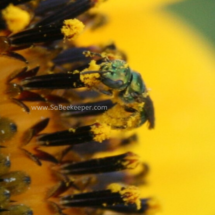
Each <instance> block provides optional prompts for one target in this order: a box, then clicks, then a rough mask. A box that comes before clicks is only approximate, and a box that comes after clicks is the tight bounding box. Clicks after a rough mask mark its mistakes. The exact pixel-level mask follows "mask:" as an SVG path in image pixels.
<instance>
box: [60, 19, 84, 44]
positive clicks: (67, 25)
mask: <svg viewBox="0 0 215 215" xmlns="http://www.w3.org/2000/svg"><path fill="white" fill-rule="evenodd" d="M83 29H84V24H83V23H82V22H81V21H79V20H78V19H67V20H64V22H63V27H62V28H61V32H62V33H63V35H64V39H67V40H68V41H72V40H74V39H76V38H77V37H78V36H79V35H80V33H81V32H82V31H83Z"/></svg>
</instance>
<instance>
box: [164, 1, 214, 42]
mask: <svg viewBox="0 0 215 215" xmlns="http://www.w3.org/2000/svg"><path fill="white" fill-rule="evenodd" d="M167 10H169V11H171V12H174V13H176V14H178V15H180V17H181V18H183V19H184V20H186V21H187V22H188V23H190V24H192V25H193V26H194V27H195V28H197V30H199V31H200V32H201V34H203V35H204V36H205V37H206V38H207V39H209V40H210V41H211V42H212V43H213V44H214V45H215V0H187V1H183V2H179V3H175V4H172V5H169V6H167Z"/></svg>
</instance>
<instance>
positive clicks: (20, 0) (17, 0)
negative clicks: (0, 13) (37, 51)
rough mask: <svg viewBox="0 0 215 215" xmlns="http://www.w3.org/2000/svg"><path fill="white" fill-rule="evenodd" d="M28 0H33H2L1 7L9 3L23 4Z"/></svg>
mask: <svg viewBox="0 0 215 215" xmlns="http://www.w3.org/2000/svg"><path fill="white" fill-rule="evenodd" d="M28 1H31V0H1V2H0V9H3V8H5V7H7V5H9V4H14V5H18V4H23V3H25V2H28Z"/></svg>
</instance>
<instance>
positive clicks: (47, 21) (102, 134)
mask: <svg viewBox="0 0 215 215" xmlns="http://www.w3.org/2000/svg"><path fill="white" fill-rule="evenodd" d="M101 3H103V1H97V0H78V1H69V0H66V1H61V2H59V1H54V0H47V1H2V2H1V4H0V7H1V9H2V13H1V14H2V17H1V26H2V30H1V37H0V40H1V41H0V43H1V50H0V51H1V55H2V58H1V66H2V68H3V71H2V76H1V83H2V84H1V85H2V91H1V93H2V100H1V113H2V114H1V118H0V128H1V134H0V138H1V139H0V141H1V154H0V159H1V162H0V164H1V172H0V186H1V190H0V201H1V202H0V213H1V214H2V215H7V214H8V215H9V214H11V215H12V214H14V215H15V214H17V215H21V214H22V215H24V214H26V215H27V214H73V213H81V214H87V213H105V211H113V212H121V213H125V212H128V213H144V214H147V213H149V212H151V211H154V210H156V209H157V205H156V203H155V202H154V201H153V199H152V198H151V197H141V195H140V192H139V190H138V188H137V187H136V186H135V185H138V184H143V183H144V176H145V175H146V173H147V171H148V165H147V164H146V163H144V162H142V161H141V160H140V158H139V156H138V155H137V154H135V153H133V152H130V151H127V152H120V150H119V151H118V152H117V151H116V152H114V153H112V154H110V155H99V152H106V151H107V152H109V151H112V150H116V149H120V148H122V147H123V146H125V145H132V144H133V143H135V142H137V136H136V134H135V133H134V131H135V129H136V128H137V127H139V126H141V125H142V124H144V123H146V122H147V123H148V126H149V128H153V127H154V108H153V102H152V100H151V98H150V97H149V94H148V90H147V88H146V86H145V83H144V81H143V79H142V77H141V75H140V73H138V72H135V71H134V70H132V69H131V68H130V66H129V65H128V63H127V62H126V55H125V53H124V52H122V51H121V50H119V49H118V48H117V46H116V44H115V43H113V42H109V43H106V44H99V43H97V44H93V45H92V44H91V45H87V46H80V45H78V42H76V39H77V38H78V37H79V36H80V34H81V33H82V31H83V29H84V28H90V29H97V28H99V27H100V26H101V25H104V24H105V15H103V14H99V13H98V12H96V11H92V10H90V9H92V8H94V7H98V6H99V5H100V4H101ZM89 10H90V11H89ZM4 57H5V58H4ZM7 57H8V58H10V59H7ZM5 59H6V60H5ZM10 62H11V63H10ZM137 166H138V167H139V168H137V170H136V172H132V171H129V170H131V169H135V168H136V167H137Z"/></svg>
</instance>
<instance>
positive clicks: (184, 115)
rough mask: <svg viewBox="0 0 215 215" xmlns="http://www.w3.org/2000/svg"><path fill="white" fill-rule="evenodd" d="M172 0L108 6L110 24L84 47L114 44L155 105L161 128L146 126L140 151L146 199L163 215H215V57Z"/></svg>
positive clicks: (118, 1) (116, 1) (119, 0)
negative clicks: (173, 10)
mask: <svg viewBox="0 0 215 215" xmlns="http://www.w3.org/2000/svg"><path fill="white" fill-rule="evenodd" d="M170 2H171V3H172V2H176V1H173V0H172V1H168V0H150V1H149V0H148V1H146V0H135V1H129V0H112V1H111V0H110V1H108V2H107V3H105V4H103V5H101V7H100V8H99V11H101V12H104V13H106V14H107V15H108V16H109V19H110V22H109V24H108V25H107V26H105V27H103V28H101V29H98V30H97V31H96V32H94V33H93V34H92V32H88V31H86V32H85V33H84V34H82V36H81V37H80V38H79V40H78V41H79V44H81V45H90V44H97V43H98V42H100V43H102V42H106V41H110V40H114V41H115V42H116V44H117V46H118V47H119V48H120V49H123V50H124V51H126V53H127V54H128V58H129V64H130V66H131V67H132V68H133V69H134V70H137V71H139V72H141V74H142V76H143V78H144V80H145V82H146V84H147V87H148V88H149V89H151V91H150V94H151V97H152V99H153V101H154V104H155V110H156V128H155V129H154V130H147V128H146V126H144V127H141V128H140V129H139V130H138V132H139V136H140V141H139V145H138V146H137V147H136V150H135V149H134V151H136V152H137V153H138V154H140V155H141V157H142V159H143V160H144V161H146V162H147V163H149V165H150V168H151V171H150V175H149V177H148V182H149V183H148V185H147V186H144V187H142V195H143V197H144V196H151V195H154V196H155V197H157V198H158V199H159V201H160V203H161V206H162V209H161V211H160V212H159V213H158V214H162V215H182V214H183V215H194V214H195V215H203V214H206V215H212V214H215V204H214V199H215V186H214V182H215V173H214V171H215V156H214V151H215V135H214V128H215V120H214V119H215V111H214V110H215V94H214V92H215V84H214V83H215V61H214V58H215V55H214V52H213V50H212V48H211V47H210V44H209V43H207V42H206V41H205V40H204V39H203V37H201V36H200V34H198V32H197V31H195V30H194V29H193V28H192V27H190V26H188V25H187V24H186V23H184V22H182V21H181V20H180V19H179V18H178V17H176V16H174V15H173V14H170V13H167V12H165V11H164V10H161V8H162V7H163V6H165V5H166V4H168V3H170Z"/></svg>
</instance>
